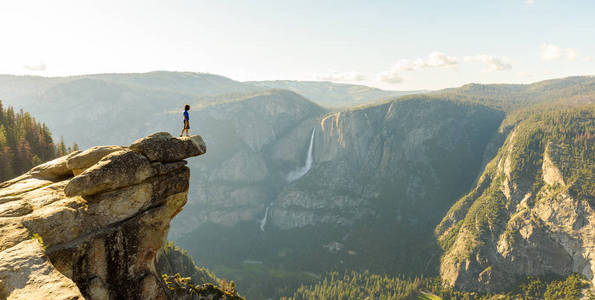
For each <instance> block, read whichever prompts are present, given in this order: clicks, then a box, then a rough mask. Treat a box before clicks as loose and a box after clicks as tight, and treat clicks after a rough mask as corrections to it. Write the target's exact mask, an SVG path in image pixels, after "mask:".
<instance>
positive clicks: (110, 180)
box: [64, 150, 155, 197]
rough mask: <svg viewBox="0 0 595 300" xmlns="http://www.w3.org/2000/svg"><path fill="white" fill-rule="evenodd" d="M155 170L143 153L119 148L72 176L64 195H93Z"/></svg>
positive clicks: (115, 187)
mask: <svg viewBox="0 0 595 300" xmlns="http://www.w3.org/2000/svg"><path fill="white" fill-rule="evenodd" d="M154 174H155V171H154V170H153V168H152V167H151V163H150V162H149V160H147V158H146V157H144V156H143V155H141V154H139V153H137V152H134V151H130V150H121V151H116V152H113V153H110V154H108V155H107V156H105V157H103V158H102V159H101V160H100V161H99V162H98V163H96V164H95V165H93V166H92V167H90V168H88V169H87V170H85V171H84V172H83V173H81V174H80V175H78V176H76V177H74V178H73V179H72V180H71V181H70V182H69V183H68V184H67V185H66V187H65V188H64V193H65V194H66V196H69V197H73V196H84V195H93V194H96V193H99V192H103V191H109V190H114V189H117V188H120V187H124V186H129V185H133V184H137V183H140V182H142V181H143V180H145V179H147V178H149V177H151V176H153V175H154Z"/></svg>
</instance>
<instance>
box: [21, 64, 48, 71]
mask: <svg viewBox="0 0 595 300" xmlns="http://www.w3.org/2000/svg"><path fill="white" fill-rule="evenodd" d="M23 68H25V69H26V70H29V71H35V72H43V71H45V70H47V66H46V65H45V64H44V63H40V64H38V65H32V66H30V65H24V66H23Z"/></svg>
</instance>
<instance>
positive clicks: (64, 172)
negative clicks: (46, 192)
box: [29, 151, 81, 179]
mask: <svg viewBox="0 0 595 300" xmlns="http://www.w3.org/2000/svg"><path fill="white" fill-rule="evenodd" d="M79 153H81V151H74V152H72V153H70V154H68V155H66V156H62V157H59V158H56V159H54V160H51V161H48V162H46V163H44V164H41V165H39V166H36V167H35V168H33V169H31V170H30V171H29V175H31V176H34V177H43V178H51V179H55V178H59V177H63V176H72V171H71V170H70V169H69V168H68V166H67V162H68V160H69V159H70V158H71V157H73V156H75V155H77V154H79Z"/></svg>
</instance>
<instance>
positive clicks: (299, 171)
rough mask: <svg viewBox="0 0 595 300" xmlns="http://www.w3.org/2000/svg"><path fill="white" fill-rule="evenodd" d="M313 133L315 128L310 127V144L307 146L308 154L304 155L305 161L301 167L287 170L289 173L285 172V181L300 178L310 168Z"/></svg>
mask: <svg viewBox="0 0 595 300" xmlns="http://www.w3.org/2000/svg"><path fill="white" fill-rule="evenodd" d="M314 133H316V128H313V129H312V135H311V136H310V146H308V155H307V156H306V163H305V164H304V166H303V167H301V168H299V169H297V170H295V171H291V172H289V174H287V181H288V182H292V181H296V180H298V179H300V178H301V177H302V176H304V175H306V173H308V171H310V169H311V168H312V162H313V159H312V148H313V147H312V146H313V144H314Z"/></svg>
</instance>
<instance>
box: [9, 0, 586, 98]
mask: <svg viewBox="0 0 595 300" xmlns="http://www.w3.org/2000/svg"><path fill="white" fill-rule="evenodd" d="M594 12H595V2H593V1H557V0H549V1H547V0H534V1H525V0H508V1H462V0H461V1H268V0H267V1H181V0H172V1H147V0H143V1H111V0H110V1H81V0H76V1H64V0H53V1H41V0H40V1H2V2H0V39H1V41H2V42H1V47H0V73H2V74H31V75H40V76H67V75H77V74H90V73H113V72H117V73H121V72H147V71H153V70H171V71H192V72H208V73H214V74H219V75H223V76H228V77H230V78H232V79H235V80H241V81H247V80H277V79H291V80H329V81H335V82H346V83H355V84H364V85H370V86H375V87H380V88H384V89H395V90H414V89H438V88H445V87H452V86H459V85H462V84H465V83H469V82H481V83H498V82H506V83H517V82H518V83H524V82H534V81H539V80H543V79H548V78H556V77H564V76H570V75H591V74H593V70H595V42H594V40H593V39H592V33H593V32H595V18H593V16H594V15H593V14H594Z"/></svg>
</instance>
